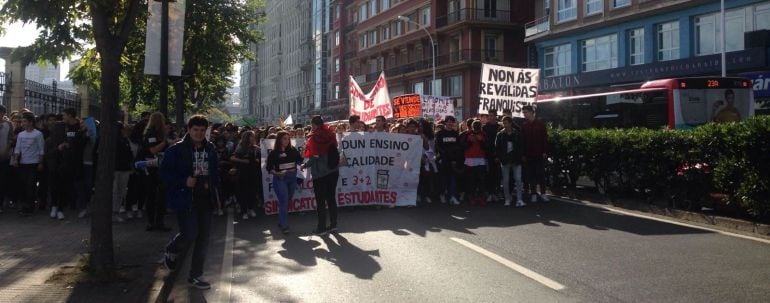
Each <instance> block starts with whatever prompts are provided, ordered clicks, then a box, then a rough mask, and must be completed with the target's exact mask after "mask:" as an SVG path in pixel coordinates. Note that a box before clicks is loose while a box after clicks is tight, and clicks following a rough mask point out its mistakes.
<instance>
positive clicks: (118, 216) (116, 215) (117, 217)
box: [112, 214, 125, 223]
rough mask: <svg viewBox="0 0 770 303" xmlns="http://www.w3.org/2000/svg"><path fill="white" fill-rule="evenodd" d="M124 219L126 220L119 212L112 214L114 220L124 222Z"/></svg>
mask: <svg viewBox="0 0 770 303" xmlns="http://www.w3.org/2000/svg"><path fill="white" fill-rule="evenodd" d="M124 221H125V220H123V218H121V217H120V215H118V214H113V215H112V222H117V223H123V222H124Z"/></svg>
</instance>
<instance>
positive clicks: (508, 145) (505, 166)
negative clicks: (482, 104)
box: [495, 116, 526, 207]
mask: <svg viewBox="0 0 770 303" xmlns="http://www.w3.org/2000/svg"><path fill="white" fill-rule="evenodd" d="M524 148H525V146H524V139H523V138H522V136H521V133H520V132H519V130H518V129H516V128H514V127H513V118H511V117H508V116H506V117H504V118H503V130H501V131H500V132H499V133H497V138H496V139H495V150H496V151H497V155H498V156H499V159H500V167H501V168H502V171H503V181H502V182H503V192H504V193H505V206H510V205H511V182H510V176H511V171H513V179H514V180H515V181H516V207H522V206H525V205H526V204H524V201H523V200H522V197H521V195H522V189H523V187H524V186H523V184H522V182H521V163H522V161H523V160H524V159H523V158H524Z"/></svg>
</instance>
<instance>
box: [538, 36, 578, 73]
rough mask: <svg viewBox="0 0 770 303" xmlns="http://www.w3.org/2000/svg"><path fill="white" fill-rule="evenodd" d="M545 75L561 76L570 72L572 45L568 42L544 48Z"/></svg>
mask: <svg viewBox="0 0 770 303" xmlns="http://www.w3.org/2000/svg"><path fill="white" fill-rule="evenodd" d="M544 56H545V58H544V61H545V67H544V71H545V76H546V77H552V76H561V75H567V74H569V73H571V64H572V62H571V56H572V47H571V45H570V44H569V43H568V44H562V45H559V46H554V47H548V48H546V49H545V55H544Z"/></svg>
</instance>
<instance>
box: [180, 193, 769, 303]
mask: <svg viewBox="0 0 770 303" xmlns="http://www.w3.org/2000/svg"><path fill="white" fill-rule="evenodd" d="M231 220H234V221H231ZM315 220H316V217H315V214H314V213H309V214H306V215H292V216H291V217H290V225H291V227H292V234H290V235H289V236H284V235H282V234H281V233H280V231H279V230H278V229H277V227H276V224H277V218H276V217H275V216H271V217H260V218H257V219H251V220H247V221H241V220H239V219H233V218H232V216H231V217H222V218H218V219H217V220H216V221H215V225H216V228H214V230H213V233H214V234H213V235H212V243H211V245H210V249H209V258H208V263H207V269H206V272H207V273H206V278H208V279H209V280H210V282H212V284H213V287H214V288H213V289H212V290H208V291H199V290H194V289H190V288H189V287H187V285H186V283H185V280H186V279H185V277H186V271H185V272H181V273H180V278H179V279H178V280H177V283H176V284H175V286H174V289H173V291H172V294H171V296H170V297H169V299H170V300H172V301H174V302H204V301H205V302H767V300H768V298H770V244H769V243H770V242H767V241H766V242H759V241H753V240H750V239H744V238H737V237H732V236H728V235H724V234H721V233H716V232H712V231H706V230H701V229H697V228H692V227H685V226H680V225H675V224H671V223H666V222H659V221H654V220H649V219H644V218H638V217H635V216H630V215H625V214H620V213H616V212H612V211H608V210H604V209H597V208H592V207H585V206H579V205H574V204H569V203H565V202H558V201H555V202H551V203H547V204H542V203H539V204H535V205H530V206H528V207H525V208H520V209H518V208H505V207H503V206H501V205H492V206H488V207H484V208H480V207H465V206H461V207H449V206H446V205H440V204H438V205H436V204H434V205H429V206H427V207H422V208H408V209H382V210H375V209H360V210H356V211H346V210H343V211H342V212H341V213H340V233H339V234H338V235H330V236H327V237H317V236H311V235H310V231H311V230H312V228H313V227H314V226H315ZM228 222H233V223H232V225H231V231H230V232H231V237H229V238H228V231H227V224H228ZM228 240H229V241H228ZM184 270H186V269H183V271H184ZM227 277H231V278H227Z"/></svg>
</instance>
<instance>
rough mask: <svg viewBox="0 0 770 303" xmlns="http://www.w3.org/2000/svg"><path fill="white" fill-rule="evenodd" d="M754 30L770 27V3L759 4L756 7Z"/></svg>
mask: <svg viewBox="0 0 770 303" xmlns="http://www.w3.org/2000/svg"><path fill="white" fill-rule="evenodd" d="M754 20H755V22H756V24H755V25H754V30H761V29H770V3H765V4H759V5H757V6H756V7H755V8H754Z"/></svg>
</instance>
